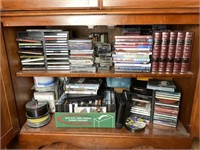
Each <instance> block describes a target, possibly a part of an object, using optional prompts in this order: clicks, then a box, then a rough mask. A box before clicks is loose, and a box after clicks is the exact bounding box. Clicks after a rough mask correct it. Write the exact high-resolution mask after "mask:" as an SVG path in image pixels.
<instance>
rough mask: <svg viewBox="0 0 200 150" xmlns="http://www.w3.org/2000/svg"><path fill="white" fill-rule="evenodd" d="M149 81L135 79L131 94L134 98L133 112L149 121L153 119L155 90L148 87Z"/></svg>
mask: <svg viewBox="0 0 200 150" xmlns="http://www.w3.org/2000/svg"><path fill="white" fill-rule="evenodd" d="M146 85H147V81H140V80H133V82H132V85H131V88H130V94H131V98H132V104H133V105H132V108H131V113H132V114H133V115H134V116H137V117H139V118H142V119H144V120H145V121H146V122H147V123H148V122H150V121H152V111H153V108H152V107H153V105H152V98H153V96H152V94H153V91H152V90H149V89H147V88H146Z"/></svg>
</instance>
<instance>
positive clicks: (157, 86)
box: [147, 79, 181, 127]
mask: <svg viewBox="0 0 200 150" xmlns="http://www.w3.org/2000/svg"><path fill="white" fill-rule="evenodd" d="M147 88H148V89H152V90H155V104H154V116H153V123H155V124H160V125H165V126H171V127H176V125H177V121H178V112H179V106H180V99H181V93H180V91H178V89H177V87H176V86H175V84H174V82H173V81H172V80H157V79H150V80H149V81H148V84H147Z"/></svg>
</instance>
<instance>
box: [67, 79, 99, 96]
mask: <svg viewBox="0 0 200 150" xmlns="http://www.w3.org/2000/svg"><path fill="white" fill-rule="evenodd" d="M101 83H102V79H99V78H69V80H68V81H67V83H66V86H65V87H66V91H65V93H67V94H76V95H80V94H81V95H97V92H98V90H99V87H100V85H101Z"/></svg>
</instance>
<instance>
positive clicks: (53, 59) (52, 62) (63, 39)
mask: <svg viewBox="0 0 200 150" xmlns="http://www.w3.org/2000/svg"><path fill="white" fill-rule="evenodd" d="M68 37H69V33H68V31H62V30H58V31H56V30H55V31H54V30H46V31H45V32H44V41H45V50H46V58H47V70H67V71H69V70H70V67H69V52H68V51H69V47H68Z"/></svg>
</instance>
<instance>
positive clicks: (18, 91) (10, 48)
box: [4, 28, 33, 126]
mask: <svg viewBox="0 0 200 150" xmlns="http://www.w3.org/2000/svg"><path fill="white" fill-rule="evenodd" d="M16 33H17V31H16V30H15V29H14V28H4V35H5V43H6V50H7V54H8V62H9V66H10V72H11V78H12V81H13V82H12V83H13V88H14V94H15V98H16V104H17V110H18V113H19V114H20V115H19V121H20V126H22V125H23V124H24V123H25V121H26V116H25V103H26V102H27V101H30V100H31V99H32V91H31V87H32V86H33V79H32V78H18V77H16V72H18V71H19V70H21V65H20V60H19V55H18V47H17V43H16V39H15V38H16Z"/></svg>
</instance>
